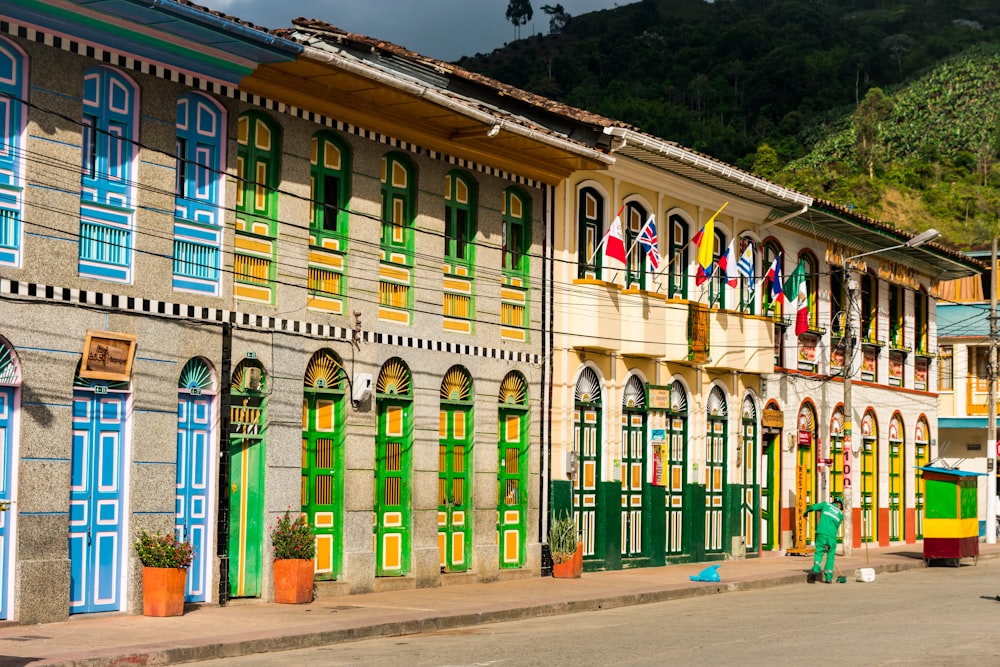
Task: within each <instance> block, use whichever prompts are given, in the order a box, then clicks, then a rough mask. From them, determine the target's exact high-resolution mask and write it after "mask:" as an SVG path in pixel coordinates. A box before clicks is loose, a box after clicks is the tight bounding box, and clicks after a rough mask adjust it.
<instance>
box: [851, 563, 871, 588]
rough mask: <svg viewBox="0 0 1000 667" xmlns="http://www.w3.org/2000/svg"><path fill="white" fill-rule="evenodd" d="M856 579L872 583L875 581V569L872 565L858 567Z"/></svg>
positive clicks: (864, 582)
mask: <svg viewBox="0 0 1000 667" xmlns="http://www.w3.org/2000/svg"><path fill="white" fill-rule="evenodd" d="M854 580H855V581H860V582H861V583H863V584H870V583H872V582H873V581H875V570H874V569H872V568H870V567H862V568H858V569H857V570H855V571H854Z"/></svg>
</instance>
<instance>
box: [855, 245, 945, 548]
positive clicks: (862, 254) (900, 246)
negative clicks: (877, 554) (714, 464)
mask: <svg viewBox="0 0 1000 667" xmlns="http://www.w3.org/2000/svg"><path fill="white" fill-rule="evenodd" d="M939 236H941V232H939V231H938V230H936V229H928V230H927V231H925V232H922V233H920V234H917V235H916V236H914V237H913V238H911V239H910V240H909V241H906V242H905V243H900V244H899V245H894V246H890V247H888V248H880V249H879V250H872V251H870V252H863V253H861V254H859V255H852V256H851V257H848V258H847V259H845V260H844V271H845V273H846V274H847V280H845V281H844V283H845V287H847V292H848V294H847V317H846V318H845V320H846V321H845V322H844V431H843V435H844V445H843V449H844V451H843V456H844V461H843V463H844V470H843V479H844V489H843V493H844V555H845V556H850V555H851V552H852V551H853V549H854V516H853V507H854V484H853V483H852V477H853V476H854V471H853V470H852V469H851V461H852V459H853V457H854V451H853V443H852V442H851V427H852V425H853V423H854V403H853V401H852V396H851V383H852V380H853V376H854V368H855V364H854V361H855V359H854V356H855V354H856V353H857V349H858V346H857V345H855V344H854V339H853V332H854V321H855V320H854V312H855V311H854V306H855V304H856V303H857V304H858V305H859V306H860V300H859V299H858V288H859V285H858V276H857V272H856V271H855V269H854V267H853V266H851V262H853V261H855V260H857V259H860V258H862V257H867V256H868V255H875V254H877V253H881V252H889V251H890V250H900V249H902V248H916V247H917V246H922V245H924V244H925V243H929V242H931V241H933V240H934V239H936V238H937V237H939ZM860 315H861V313H860V311H858V319H859V322H858V324H859V326H860ZM859 451H860V450H859Z"/></svg>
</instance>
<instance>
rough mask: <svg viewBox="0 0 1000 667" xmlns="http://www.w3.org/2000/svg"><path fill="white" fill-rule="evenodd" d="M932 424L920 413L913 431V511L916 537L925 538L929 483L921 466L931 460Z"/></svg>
mask: <svg viewBox="0 0 1000 667" xmlns="http://www.w3.org/2000/svg"><path fill="white" fill-rule="evenodd" d="M930 433H931V430H930V426H929V425H928V424H927V418H926V417H924V416H923V415H920V418H919V419H918V420H917V427H916V429H914V431H913V505H914V507H913V513H914V517H913V518H914V528H915V530H916V539H918V540H922V539H924V505H925V503H926V499H927V485H926V484H927V483H926V482H924V471H923V470H921V469H920V468H921V467H922V466H926V465H929V464H930V462H931V442H930Z"/></svg>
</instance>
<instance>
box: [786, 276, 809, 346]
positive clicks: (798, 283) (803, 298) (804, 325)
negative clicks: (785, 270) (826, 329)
mask: <svg viewBox="0 0 1000 667" xmlns="http://www.w3.org/2000/svg"><path fill="white" fill-rule="evenodd" d="M782 293H783V294H784V296H785V301H789V302H790V301H791V300H792V299H795V300H796V302H797V310H796V312H795V335H796V336H801V335H802V334H804V333H805V332H806V330H807V329H808V328H809V289H808V286H807V284H806V265H805V262H801V261H800V262H799V265H798V266H796V267H795V270H794V271H792V272H791V273H790V274H788V279H787V280H785V285H784V287H783V288H782Z"/></svg>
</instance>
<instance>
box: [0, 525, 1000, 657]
mask: <svg viewBox="0 0 1000 667" xmlns="http://www.w3.org/2000/svg"><path fill="white" fill-rule="evenodd" d="M979 547H980V558H997V557H1000V545H996V544H984V543H980V545H979ZM972 562H973V561H972V560H971V559H969V560H965V561H963V564H964V565H971V564H972ZM811 564H812V558H811V557H810V558H803V557H792V556H780V555H771V554H768V555H766V556H765V557H763V558H756V559H750V560H739V561H725V562H722V563H721V565H720V567H719V575H720V577H721V581H720V582H719V583H700V582H693V581H691V580H690V577H691V576H692V575H696V574H698V573H699V572H700V571H701V570H702V569H704V568H705V567H706V565H707V564H706V563H690V564H684V565H670V566H667V567H657V568H642V569H636V570H623V571H614V572H585V573H584V575H583V577H582V578H580V579H553V578H551V577H544V578H541V579H518V580H512V581H499V582H494V583H489V584H463V585H455V586H442V587H439V588H421V589H410V590H400V591H392V592H383V593H370V594H365V595H350V596H343V597H334V598H324V599H320V600H316V601H315V602H312V603H310V604H305V605H279V604H271V603H267V602H259V601H252V602H247V601H234V603H232V604H230V605H229V606H227V607H219V606H216V605H200V606H197V607H189V608H188V609H187V610H186V611H185V613H184V615H183V616H178V617H173V618H146V617H143V616H126V615H103V616H96V617H95V616H90V615H88V616H86V617H74V618H71V619H70V620H68V621H63V622H59V623H48V624H41V625H30V626H24V625H22V626H8V627H3V628H0V667H5V666H8V665H10V666H14V665H17V666H21V665H73V666H75V667H81V666H104V665H125V664H128V665H135V664H169V663H177V662H190V661H197V660H208V659H213V658H224V657H232V656H237V655H245V654H249V653H260V652H266V651H279V650H287V649H295V648H305V647H309V646H319V645H324V644H334V643H338V642H347V641H354V640H358V639H366V638H371V637H385V636H395V635H403V634H411V633H416V632H426V631H433V630H443V629H450V628H456V627H465V626H472V625H478V624H482V623H494V622H499V621H510V620H517V619H523V618H533V617H541V616H551V615H555V614H567V613H572V612H578V611H590V610H596V609H608V608H612V607H621V606H625V605H634V604H645V603H650V602H660V601H664V600H672V599H679V598H686V597H693V596H699V595H712V594H716V593H725V592H729V591H740V590H754V589H762V588H767V587H771V586H780V585H783V584H795V583H804V582H805V580H806V571H807V570H808V569H809V567H810V566H811ZM837 566H838V568H839V569H840V570H841V572H842V573H843V574H844V575H846V576H847V578H848V584H850V585H856V586H860V585H863V584H859V583H855V581H854V571H855V569H857V568H860V567H871V568H873V569H874V570H875V571H876V573H880V574H881V573H890V572H899V571H902V570H909V569H914V568H921V567H924V561H923V552H922V546H921V545H920V544H919V543H917V544H907V545H900V546H893V547H883V548H872V549H869V550H867V551H866V550H865V549H863V548H862V549H855V550H854V554H853V555H852V556H851V557H850V558H845V557H838V558H837ZM877 581H878V580H877V578H876V584H877ZM819 585H821V586H822V584H819ZM834 585H836V584H834Z"/></svg>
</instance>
